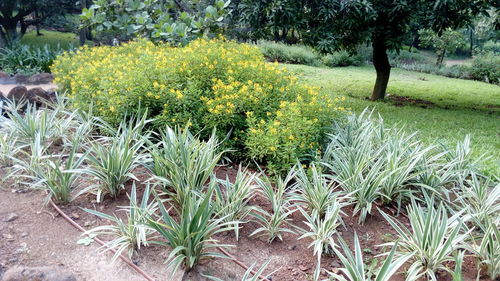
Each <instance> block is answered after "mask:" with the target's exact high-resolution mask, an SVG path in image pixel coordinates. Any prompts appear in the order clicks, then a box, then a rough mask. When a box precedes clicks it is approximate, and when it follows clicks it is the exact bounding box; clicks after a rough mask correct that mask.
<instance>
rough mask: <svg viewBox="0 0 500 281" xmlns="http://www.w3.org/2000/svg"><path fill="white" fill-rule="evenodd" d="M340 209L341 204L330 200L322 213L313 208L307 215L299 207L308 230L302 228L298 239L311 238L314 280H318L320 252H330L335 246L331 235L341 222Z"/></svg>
mask: <svg viewBox="0 0 500 281" xmlns="http://www.w3.org/2000/svg"><path fill="white" fill-rule="evenodd" d="M341 209H342V204H341V203H340V202H337V201H335V202H332V203H331V205H329V206H328V207H327V209H326V211H325V213H324V214H323V215H320V214H319V213H318V211H317V210H313V211H312V215H309V214H308V213H307V212H306V211H304V210H303V209H302V208H300V209H299V210H300V212H301V213H302V215H303V216H304V218H305V219H306V221H305V222H304V223H305V224H306V226H307V227H308V228H309V229H308V230H302V232H303V234H302V236H300V237H299V239H302V238H310V239H312V240H313V241H312V242H311V244H310V245H309V247H311V246H312V247H313V251H314V255H316V258H317V262H316V269H315V270H314V276H313V278H314V280H319V275H320V273H321V256H322V254H323V253H328V252H331V250H332V249H334V248H335V247H336V244H335V241H334V240H333V235H334V234H335V233H336V232H337V227H338V226H339V225H340V224H341V223H342V218H341V216H340V214H341V212H342V211H341Z"/></svg>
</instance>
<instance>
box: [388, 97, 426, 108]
mask: <svg viewBox="0 0 500 281" xmlns="http://www.w3.org/2000/svg"><path fill="white" fill-rule="evenodd" d="M388 98H389V100H391V101H392V102H394V105H395V106H406V105H411V106H419V107H422V108H429V107H433V106H435V104H434V103H432V102H430V101H426V100H421V99H413V98H410V97H404V96H395V95H390V96H388Z"/></svg>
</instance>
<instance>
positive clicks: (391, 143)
mask: <svg viewBox="0 0 500 281" xmlns="http://www.w3.org/2000/svg"><path fill="white" fill-rule="evenodd" d="M385 135H386V137H385V139H384V140H382V142H383V143H384V148H383V152H382V156H381V157H382V158H383V159H384V162H385V163H384V166H383V168H382V171H381V172H382V173H383V174H385V175H386V176H385V178H384V181H383V182H382V183H381V186H380V190H379V193H380V196H381V199H382V202H383V203H385V204H390V203H393V202H396V203H397V205H398V209H399V208H400V206H401V202H402V201H403V200H408V199H411V198H412V197H413V190H412V189H411V188H410V187H409V185H410V184H412V182H415V181H416V179H417V178H418V176H419V173H418V171H417V167H418V165H419V164H420V163H421V160H422V158H423V157H424V156H425V154H426V153H427V152H428V151H429V150H430V149H431V147H428V148H425V149H424V148H423V147H422V145H421V143H420V141H419V140H417V139H416V134H405V133H404V131H403V130H402V129H400V130H395V129H390V130H388V131H387V132H385Z"/></svg>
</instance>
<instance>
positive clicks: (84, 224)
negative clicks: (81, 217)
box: [83, 221, 92, 227]
mask: <svg viewBox="0 0 500 281" xmlns="http://www.w3.org/2000/svg"><path fill="white" fill-rule="evenodd" d="M90 225H92V222H90V221H86V222H84V223H83V226H85V227H87V226H90Z"/></svg>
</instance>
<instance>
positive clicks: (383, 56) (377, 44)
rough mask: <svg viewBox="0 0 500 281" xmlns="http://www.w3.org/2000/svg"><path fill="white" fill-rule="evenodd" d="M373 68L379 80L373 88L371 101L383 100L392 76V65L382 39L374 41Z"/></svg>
mask: <svg viewBox="0 0 500 281" xmlns="http://www.w3.org/2000/svg"><path fill="white" fill-rule="evenodd" d="M372 46H373V66H375V70H376V71H377V80H376V81H375V87H373V92H372V97H371V100H372V101H374V100H381V99H384V97H385V91H386V90H387V84H388V83H389V77H390V75H391V64H390V63H389V58H388V57H387V46H386V45H385V42H384V40H383V39H382V38H374V39H373V43H372Z"/></svg>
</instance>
